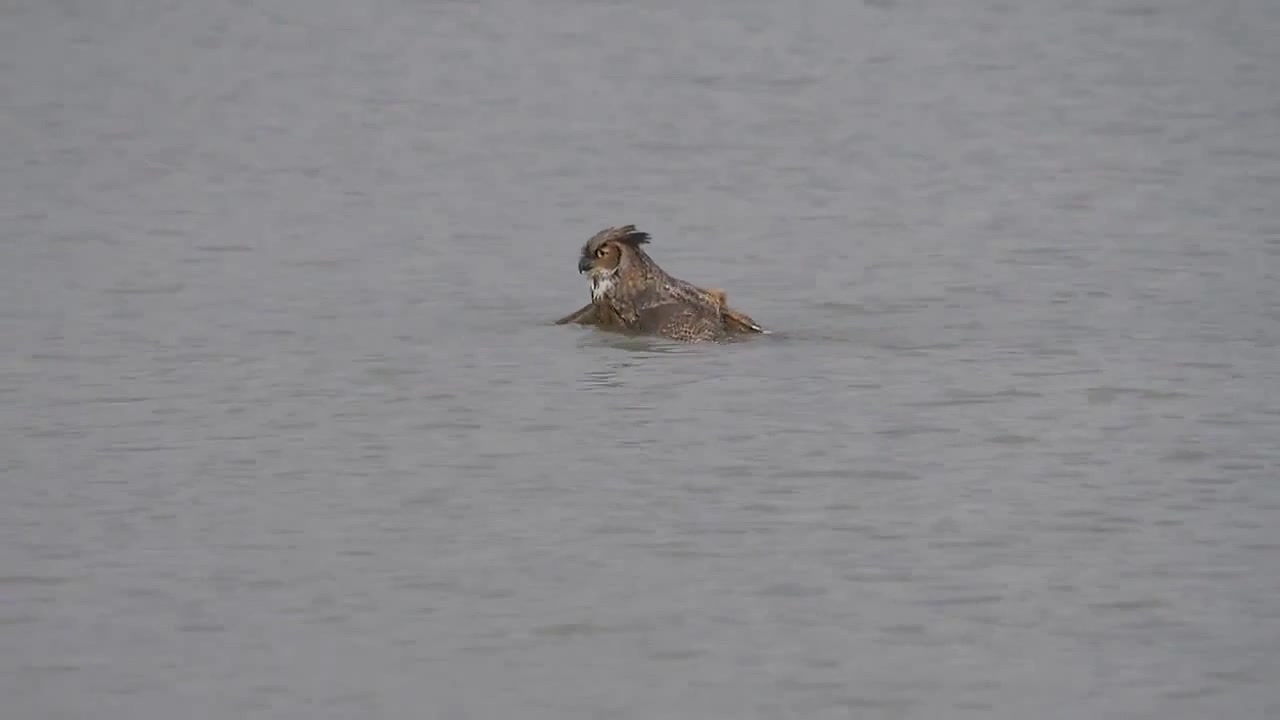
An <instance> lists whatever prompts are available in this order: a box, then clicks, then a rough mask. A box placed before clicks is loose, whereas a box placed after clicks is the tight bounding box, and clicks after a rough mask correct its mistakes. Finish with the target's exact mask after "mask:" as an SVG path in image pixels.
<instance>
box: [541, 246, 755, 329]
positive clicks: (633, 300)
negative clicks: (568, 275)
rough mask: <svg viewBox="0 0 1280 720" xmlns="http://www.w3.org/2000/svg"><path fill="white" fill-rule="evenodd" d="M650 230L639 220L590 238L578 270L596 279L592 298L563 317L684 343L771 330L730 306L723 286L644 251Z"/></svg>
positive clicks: (562, 321)
mask: <svg viewBox="0 0 1280 720" xmlns="http://www.w3.org/2000/svg"><path fill="white" fill-rule="evenodd" d="M648 243H649V233H646V232H641V231H639V230H636V226H635V225H623V226H621V227H608V228H605V229H604V230H601V231H600V232H598V233H596V234H595V235H593V236H591V239H589V240H587V242H586V244H584V245H583V246H582V254H581V256H579V258H578V273H579V274H584V275H586V276H587V277H588V278H589V280H590V282H591V302H590V303H589V304H587V305H586V306H585V307H583V308H581V309H580V310H577V311H575V312H572V313H570V314H568V315H566V316H564V317H562V318H560V319H559V320H556V324H557V325H565V324H569V323H573V324H577V325H593V326H595V327H598V328H600V329H602V330H609V331H613V332H621V333H627V334H633V335H658V336H661V337H665V338H668V339H671V340H677V341H681V342H706V341H713V342H714V341H722V340H727V339H729V338H731V337H734V336H738V335H758V334H764V333H767V332H768V331H767V330H765V329H764V328H762V327H760V325H759V324H757V323H756V321H755V320H752V319H751V318H750V317H749V316H748V315H747V314H746V313H743V312H741V311H740V310H735V309H733V308H731V307H729V304H728V300H727V297H726V295H725V292H724V291H723V290H720V289H718V288H701V287H698V286H696V285H693V284H692V283H688V282H685V281H684V280H680V279H677V278H674V277H672V276H671V275H670V274H668V273H667V272H666V271H665V270H663V269H662V268H661V267H659V266H658V264H657V263H655V262H654V261H653V258H650V257H649V255H648V253H646V252H645V251H644V248H643V247H641V246H642V245H646V244H648Z"/></svg>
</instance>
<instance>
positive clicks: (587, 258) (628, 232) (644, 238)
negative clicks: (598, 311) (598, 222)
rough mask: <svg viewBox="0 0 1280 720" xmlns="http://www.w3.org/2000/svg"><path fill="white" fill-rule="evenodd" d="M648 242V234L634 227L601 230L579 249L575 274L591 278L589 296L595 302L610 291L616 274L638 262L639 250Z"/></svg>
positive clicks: (640, 253)
mask: <svg viewBox="0 0 1280 720" xmlns="http://www.w3.org/2000/svg"><path fill="white" fill-rule="evenodd" d="M647 242H649V233H646V232H640V231H639V230H636V226H635V225H623V226H622V227H609V228H605V229H604V230H601V231H600V232H598V233H596V234H595V235H592V236H591V239H590V240H588V241H587V242H586V244H585V245H583V246H582V256H581V257H579V258H578V272H579V273H586V274H587V275H588V277H590V278H591V294H592V296H593V297H595V298H597V299H599V298H600V297H601V296H603V295H606V294H608V293H609V291H610V290H612V289H613V287H614V284H615V283H616V281H617V279H618V276H619V274H621V273H623V272H625V271H626V270H628V269H629V268H630V267H632V266H633V265H635V264H638V263H639V262H641V260H640V257H641V256H642V255H643V251H641V250H640V246H641V245H643V244H645V243H647Z"/></svg>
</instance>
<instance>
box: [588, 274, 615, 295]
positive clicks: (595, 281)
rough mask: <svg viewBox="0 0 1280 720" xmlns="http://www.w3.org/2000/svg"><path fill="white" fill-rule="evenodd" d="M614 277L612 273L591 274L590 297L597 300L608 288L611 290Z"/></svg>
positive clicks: (606, 292) (607, 291)
mask: <svg viewBox="0 0 1280 720" xmlns="http://www.w3.org/2000/svg"><path fill="white" fill-rule="evenodd" d="M615 277H616V276H615V275H614V273H606V274H603V275H593V276H592V277H591V299H592V300H599V299H601V298H603V297H604V296H605V295H606V294H608V293H609V291H610V290H613V283H614V278H615Z"/></svg>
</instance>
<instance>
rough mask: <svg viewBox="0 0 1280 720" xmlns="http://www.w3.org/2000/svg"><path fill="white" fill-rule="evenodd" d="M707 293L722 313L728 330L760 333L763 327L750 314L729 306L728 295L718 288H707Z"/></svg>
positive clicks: (763, 330)
mask: <svg viewBox="0 0 1280 720" xmlns="http://www.w3.org/2000/svg"><path fill="white" fill-rule="evenodd" d="M707 294H708V295H710V296H711V297H712V298H713V299H714V300H715V301H716V304H717V305H719V306H720V312H721V313H723V314H724V323H725V325H727V326H728V328H729V331H730V332H739V333H762V332H765V329H764V328H762V327H760V325H759V324H757V323H756V321H755V320H752V319H751V316H749V315H747V314H746V313H744V312H742V311H741V310H734V309H733V308H731V307H729V295H728V293H726V292H725V291H724V290H721V289H720V288H708V289H707Z"/></svg>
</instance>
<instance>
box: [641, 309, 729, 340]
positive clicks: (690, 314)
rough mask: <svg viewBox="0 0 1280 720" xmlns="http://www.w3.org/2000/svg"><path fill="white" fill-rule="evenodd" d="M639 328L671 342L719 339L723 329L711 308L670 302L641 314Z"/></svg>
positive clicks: (718, 316)
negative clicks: (667, 338) (666, 338)
mask: <svg viewBox="0 0 1280 720" xmlns="http://www.w3.org/2000/svg"><path fill="white" fill-rule="evenodd" d="M638 329H639V330H640V331H641V332H650V333H656V334H658V335H663V336H665V337H669V338H672V339H673V340H685V341H694V340H709V339H712V338H715V337H718V336H719V335H720V334H721V331H722V329H723V326H722V324H721V321H720V315H719V313H718V312H716V310H715V308H713V307H708V306H705V305H698V304H690V303H683V302H669V303H664V304H661V305H654V306H651V307H648V308H646V309H644V310H642V311H640V313H639V322H638Z"/></svg>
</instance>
